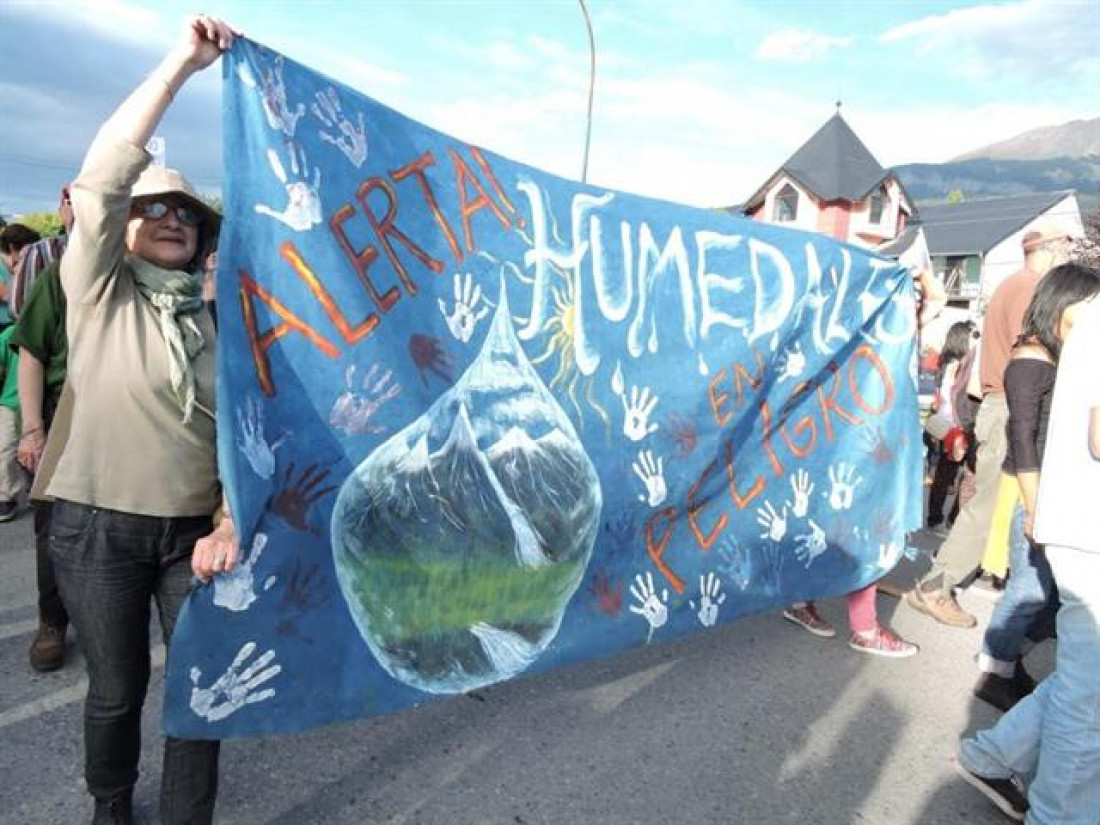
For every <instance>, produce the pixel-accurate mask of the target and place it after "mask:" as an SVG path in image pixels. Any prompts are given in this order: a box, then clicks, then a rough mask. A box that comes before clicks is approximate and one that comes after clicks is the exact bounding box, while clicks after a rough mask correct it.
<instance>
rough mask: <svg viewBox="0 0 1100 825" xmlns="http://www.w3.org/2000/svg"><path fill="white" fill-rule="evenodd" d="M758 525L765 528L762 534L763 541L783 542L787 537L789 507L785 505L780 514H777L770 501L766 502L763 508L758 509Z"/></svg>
mask: <svg viewBox="0 0 1100 825" xmlns="http://www.w3.org/2000/svg"><path fill="white" fill-rule="evenodd" d="M756 523H757V524H759V525H760V526H761V527H763V528H764V532H763V533H761V534H760V538H762V539H771V540H772V541H782V540H783V537H784V536H785V535H787V505H786V504H784V505H783V509H782V510H781V511H780V512H778V513H777V512H775V508H774V507H772V503H771V502H770V501H765V502H764V506H763V507H757V508H756Z"/></svg>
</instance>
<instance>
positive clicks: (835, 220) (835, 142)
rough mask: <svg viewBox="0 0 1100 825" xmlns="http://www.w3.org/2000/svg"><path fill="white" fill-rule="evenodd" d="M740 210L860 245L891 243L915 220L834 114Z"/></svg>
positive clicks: (902, 196) (898, 190)
mask: <svg viewBox="0 0 1100 825" xmlns="http://www.w3.org/2000/svg"><path fill="white" fill-rule="evenodd" d="M741 211H742V212H743V213H744V214H745V215H747V216H749V217H751V218H753V219H755V220H758V221H765V222H767V223H775V224H785V225H788V226H792V227H795V228H798V229H807V230H810V231H811V232H820V233H822V234H824V235H830V236H832V237H834V238H837V239H838V240H841V241H846V242H847V243H851V244H856V245H858V246H863V247H875V246H878V245H880V244H882V243H885V242H889V241H892V240H894V239H895V238H896V237H897V236H898V235H899V234H900V233H901V232H903V231H904V230H905V227H906V225H907V224H908V223H909V222H910V221H911V220H912V219H913V218H914V217H915V216H916V207H915V206H914V204H913V202H912V201H911V200H910V198H909V196H908V195H907V194H906V193H905V189H904V188H903V187H902V185H901V182H900V181H899V180H898V179H897V177H896V176H895V175H894V174H893V173H892V172H888V171H887V170H885V169H883V168H882V166H881V165H880V164H879V162H878V161H877V160H875V157H874V155H872V154H871V153H870V152H869V151H868V150H867V147H866V146H864V145H863V141H861V140H860V139H859V138H858V137H857V136H856V133H855V132H853V131H852V129H851V127H850V126H849V125H848V124H847V122H845V120H844V118H843V117H841V116H840V112H839V111H838V112H837V113H836V114H835V115H833V116H832V117H831V118H829V120H828V121H826V123H825V125H824V126H822V127H821V128H820V129H818V130H817V132H816V133H814V135H813V137H811V138H810V139H809V140H808V141H806V143H805V144H803V145H802V147H801V148H800V149H799V150H798V151H797V152H795V153H794V154H793V155H791V156H790V158H789V159H788V160H787V162H786V163H784V164H783V165H782V166H780V167H779V169H778V170H776V172H775V173H774V174H772V176H771V177H770V178H768V180H767V181H766V182H765V183H764V185H763V186H761V187H760V188H759V189H757V190H756V192H755V193H753V195H752V197H750V198H749V199H748V200H747V201H746V202H745V203H744V205H743V206H742V207H741Z"/></svg>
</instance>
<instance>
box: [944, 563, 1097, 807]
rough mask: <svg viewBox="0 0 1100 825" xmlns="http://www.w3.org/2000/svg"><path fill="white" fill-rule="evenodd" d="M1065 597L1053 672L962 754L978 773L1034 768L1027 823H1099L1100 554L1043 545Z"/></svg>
mask: <svg viewBox="0 0 1100 825" xmlns="http://www.w3.org/2000/svg"><path fill="white" fill-rule="evenodd" d="M1046 553H1047V558H1048V560H1049V561H1050V566H1051V568H1052V569H1053V571H1054V579H1055V581H1056V582H1057V583H1058V590H1059V592H1060V594H1061V598H1062V607H1061V610H1059V611H1058V659H1057V665H1056V667H1055V670H1054V673H1052V674H1051V675H1050V676H1049V677H1047V678H1046V679H1045V680H1044V681H1043V683H1042V684H1040V685H1039V687H1038V688H1037V689H1036V690H1035V692H1034V693H1033V694H1031V695H1030V696H1028V697H1026V698H1024V699H1023V700H1022V701H1020V702H1019V703H1018V704H1017V705H1016V706H1015V707H1014V708H1012V710H1010V711H1009V712H1008V713H1006V714H1005V715H1004V716H1002V717H1001V720H1000V722H998V723H997V725H996V726H995V727H993V728H990V729H989V730H986V731H982V732H980V733H978V734H977V735H976V736H974V738H972V739H964V740H963V742H962V743H961V745H960V747H959V758H960V759H961V761H962V763H963V765H965V767H966V768H967V769H968V770H971V771H973V772H974V773H977V774H980V775H982V776H988V777H995V778H1007V777H1009V776H1012V775H1014V774H1016V775H1021V776H1026V775H1029V774H1031V773H1034V774H1035V779H1034V781H1033V782H1032V783H1031V788H1030V791H1029V793H1028V801H1029V802H1030V803H1031V810H1030V812H1029V813H1028V816H1027V821H1028V822H1029V823H1031V825H1096V823H1097V822H1100V552H1095V553H1090V552H1087V551H1085V550H1078V549H1075V548H1070V547H1057V546H1054V545H1047V548H1046Z"/></svg>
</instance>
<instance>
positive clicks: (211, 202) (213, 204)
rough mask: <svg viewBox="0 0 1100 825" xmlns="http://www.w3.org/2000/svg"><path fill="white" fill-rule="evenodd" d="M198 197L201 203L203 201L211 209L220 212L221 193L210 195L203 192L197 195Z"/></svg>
mask: <svg viewBox="0 0 1100 825" xmlns="http://www.w3.org/2000/svg"><path fill="white" fill-rule="evenodd" d="M199 197H200V198H201V199H202V202H203V203H205V204H206V205H207V206H209V207H210V208H211V209H213V210H214V211H215V212H217V213H218V214H219V215H220V214H222V196H221V195H211V194H205V193H204V194H201V195H199Z"/></svg>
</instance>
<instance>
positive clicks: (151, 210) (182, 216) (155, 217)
mask: <svg viewBox="0 0 1100 825" xmlns="http://www.w3.org/2000/svg"><path fill="white" fill-rule="evenodd" d="M169 209H171V210H172V211H173V212H174V213H175V215H176V220H178V221H179V222H180V223H182V224H183V225H184V226H198V225H199V224H200V223H202V215H200V214H199V212H198V210H197V209H195V208H194V207H192V206H188V205H187V204H185V203H178V204H176V205H175V206H169V205H168V204H167V203H165V202H164V201H138V202H137V203H135V204H134V207H133V211H134V212H135V213H136V214H137V215H138V216H140V217H142V218H145V219H146V220H149V221H159V220H162V219H163V218H164V217H165V216H166V215H167V214H168V210H169Z"/></svg>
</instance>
